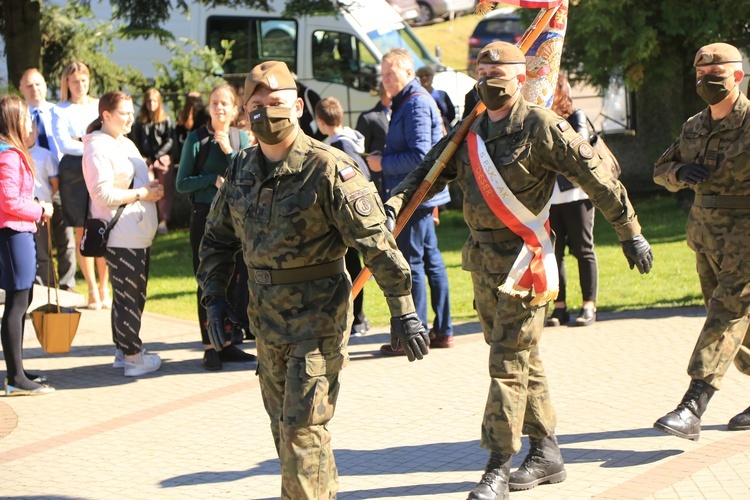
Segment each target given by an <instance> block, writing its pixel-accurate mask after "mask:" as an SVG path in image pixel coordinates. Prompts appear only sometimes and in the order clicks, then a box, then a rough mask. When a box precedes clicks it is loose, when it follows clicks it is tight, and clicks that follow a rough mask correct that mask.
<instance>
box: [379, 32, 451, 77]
mask: <svg viewBox="0 0 750 500" xmlns="http://www.w3.org/2000/svg"><path fill="white" fill-rule="evenodd" d="M368 35H369V37H370V39H371V40H372V41H373V42H375V46H376V47H377V48H378V49H379V50H380V52H381V53H382V54H385V53H386V52H388V51H389V50H391V49H395V48H403V49H406V50H407V51H408V52H409V55H410V56H411V58H412V60H413V61H414V69H419V68H421V67H422V66H425V65H431V66H433V67H434V66H436V65H439V64H440V63H438V61H437V60H436V59H435V58H434V57H433V56H432V54H430V53H429V52H428V51H427V49H426V48H425V46H424V45H422V42H420V41H419V39H418V38H417V37H416V36H414V32H413V31H412V30H411V29H410V28H409V27H408V26H406V25H405V24H394V25H392V26H389V27H384V28H378V29H377V30H375V31H371V32H369V33H368Z"/></svg>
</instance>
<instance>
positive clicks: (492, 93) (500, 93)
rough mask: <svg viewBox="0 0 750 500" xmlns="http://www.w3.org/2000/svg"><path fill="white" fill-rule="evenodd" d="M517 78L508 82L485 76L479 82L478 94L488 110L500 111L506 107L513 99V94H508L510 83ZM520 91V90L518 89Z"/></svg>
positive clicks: (503, 79)
mask: <svg viewBox="0 0 750 500" xmlns="http://www.w3.org/2000/svg"><path fill="white" fill-rule="evenodd" d="M515 79H516V77H513V78H511V79H510V80H506V79H505V78H491V77H487V76H483V77H482V78H480V79H479V81H477V92H478V93H479V99H480V100H481V101H482V102H483V103H484V105H485V106H487V109H490V110H492V111H497V110H498V109H500V108H502V107H503V106H505V104H506V103H507V102H508V101H509V100H510V98H511V97H513V94H515V92H513V94H509V93H508V90H507V89H508V87H510V82H512V81H513V80H515ZM516 91H518V89H516Z"/></svg>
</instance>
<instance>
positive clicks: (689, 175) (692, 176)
mask: <svg viewBox="0 0 750 500" xmlns="http://www.w3.org/2000/svg"><path fill="white" fill-rule="evenodd" d="M708 174H709V171H708V169H707V168H706V167H704V166H703V165H698V164H697V163H686V164H685V165H683V166H682V167H680V169H679V170H678V171H677V180H678V181H680V182H684V183H685V184H688V185H690V186H693V185H695V184H698V183H699V182H703V181H705V180H706V179H708Z"/></svg>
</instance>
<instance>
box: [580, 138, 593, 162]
mask: <svg viewBox="0 0 750 500" xmlns="http://www.w3.org/2000/svg"><path fill="white" fill-rule="evenodd" d="M578 154H579V155H581V158H586V159H587V160H590V159H591V158H593V157H594V148H592V147H591V145H590V144H588V143H586V142H584V143H583V144H581V145H580V146H579V147H578Z"/></svg>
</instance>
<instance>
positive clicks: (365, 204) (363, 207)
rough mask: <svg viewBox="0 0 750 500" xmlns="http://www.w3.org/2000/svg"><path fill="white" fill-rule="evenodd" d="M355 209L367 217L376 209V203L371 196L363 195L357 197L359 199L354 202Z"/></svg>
mask: <svg viewBox="0 0 750 500" xmlns="http://www.w3.org/2000/svg"><path fill="white" fill-rule="evenodd" d="M354 210H356V212H357V213H358V214H359V215H361V216H363V217H367V216H368V215H370V214H371V213H372V212H373V210H375V205H373V204H372V202H371V201H370V199H369V198H367V197H366V196H362V197H360V198H357V201H355V202H354Z"/></svg>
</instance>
